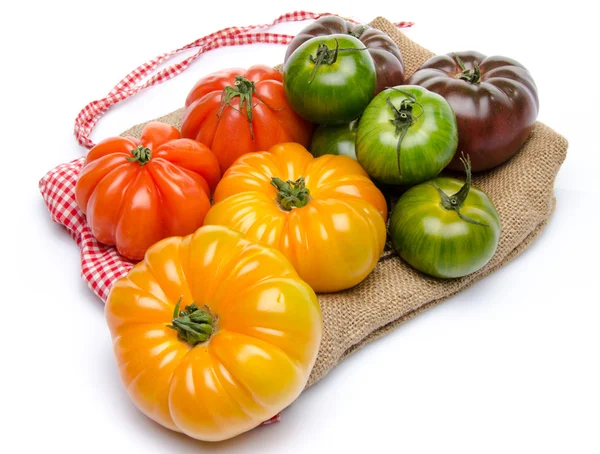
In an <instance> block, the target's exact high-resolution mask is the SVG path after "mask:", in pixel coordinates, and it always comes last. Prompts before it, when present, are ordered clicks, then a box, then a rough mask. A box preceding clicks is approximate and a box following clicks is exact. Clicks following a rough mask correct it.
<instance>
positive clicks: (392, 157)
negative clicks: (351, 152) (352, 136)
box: [356, 85, 458, 184]
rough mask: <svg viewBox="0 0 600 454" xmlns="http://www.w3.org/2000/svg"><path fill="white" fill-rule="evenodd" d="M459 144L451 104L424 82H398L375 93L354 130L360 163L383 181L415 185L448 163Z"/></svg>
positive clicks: (370, 173) (439, 170) (436, 172)
mask: <svg viewBox="0 0 600 454" xmlns="http://www.w3.org/2000/svg"><path fill="white" fill-rule="evenodd" d="M457 143H458V133H457V129H456V118H455V117H454V112H453V111H452V108H451V107H450V104H448V102H447V101H446V100H445V99H444V98H442V97H441V96H440V95H438V94H436V93H433V92H430V91H428V90H426V89H424V88H423V87H417V86H409V85H402V86H399V87H392V88H388V89H387V90H384V91H382V92H381V93H379V94H378V95H377V96H376V97H375V99H373V101H371V103H370V104H369V106H368V107H367V108H366V109H365V112H364V114H363V116H362V117H361V119H360V123H359V125H358V132H357V133H356V156H357V158H358V162H360V163H361V165H362V166H363V167H364V168H365V170H366V171H367V173H368V174H369V175H370V176H371V177H373V178H374V179H375V180H377V181H379V182H381V183H385V184H416V183H421V182H423V181H426V180H428V179H430V178H433V177H435V176H436V175H437V174H438V173H440V172H441V171H442V169H443V168H444V167H446V166H447V165H448V163H449V162H450V160H451V159H452V157H453V156H454V153H455V152H456V144H457Z"/></svg>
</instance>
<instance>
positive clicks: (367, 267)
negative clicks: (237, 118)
mask: <svg viewBox="0 0 600 454" xmlns="http://www.w3.org/2000/svg"><path fill="white" fill-rule="evenodd" d="M273 177H278V178H281V180H283V181H286V180H292V181H296V180H298V178H300V177H304V178H305V182H306V188H308V190H309V191H310V198H309V199H308V203H307V204H306V205H305V206H302V207H299V208H298V207H295V208H292V209H291V210H289V211H288V210H285V209H283V208H282V207H281V205H280V203H279V202H278V201H277V197H278V190H277V189H276V188H275V187H274V186H273V185H272V184H271V181H272V178H273ZM214 202H215V204H214V205H213V206H212V208H211V209H210V211H209V212H208V214H207V216H206V219H205V224H206V225H225V226H227V227H231V228H234V229H236V230H239V231H241V232H243V233H244V234H246V235H247V237H248V238H250V239H252V240H254V241H260V242H262V243H264V244H267V245H269V246H271V247H275V248H277V249H278V250H280V251H281V252H282V253H283V254H284V255H285V256H286V257H287V258H288V259H289V260H290V261H291V262H292V264H293V265H294V268H295V269H296V271H297V272H298V274H299V275H300V277H301V278H302V279H304V280H305V281H306V282H307V283H308V284H309V285H310V286H311V287H312V288H313V289H314V290H315V291H316V292H336V291H340V290H344V289H347V288H350V287H352V286H354V285H357V284H358V283H360V282H361V281H362V280H363V279H365V277H366V276H367V275H368V274H369V273H370V272H371V271H372V270H373V269H374V268H375V265H376V264H377V262H378V260H379V257H380V256H381V253H382V252H383V248H384V246H385V239H386V231H385V220H386V218H387V205H386V201H385V198H384V196H383V194H382V193H381V192H380V191H379V189H377V187H376V186H375V185H374V184H373V183H372V182H371V180H370V179H369V177H368V175H367V174H366V172H365V171H364V170H363V169H362V167H361V166H360V165H359V164H358V163H357V162H356V161H355V160H353V159H351V158H348V157H346V156H334V155H325V156H322V157H320V158H314V157H313V156H312V155H311V154H310V153H309V152H308V151H307V150H306V149H305V148H304V147H302V146H301V145H299V144H295V143H286V144H279V145H276V146H275V147H272V148H271V149H269V150H268V151H265V152H260V153H252V154H247V155H245V156H242V157H240V158H239V159H238V160H237V161H236V162H235V163H234V164H233V165H232V166H231V167H230V168H229V170H228V171H227V172H226V174H225V175H224V178H223V179H222V180H221V183H220V184H219V185H218V186H217V189H216V190H215V195H214ZM325 251H326V253H325Z"/></svg>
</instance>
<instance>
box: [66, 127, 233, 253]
mask: <svg viewBox="0 0 600 454" xmlns="http://www.w3.org/2000/svg"><path fill="white" fill-rule="evenodd" d="M220 177H221V174H220V171H219V163H218V162H217V159H216V158H215V156H214V155H213V154H212V153H211V151H210V150H209V149H208V148H207V147H206V146H204V145H202V144H201V143H198V142H196V141H194V140H190V139H182V138H181V136H180V134H179V131H178V130H177V129H175V128H174V127H173V126H170V125H167V124H164V123H159V122H151V123H148V125H146V127H145V128H144V130H143V131H142V136H141V138H140V139H139V140H138V139H135V138H133V137H111V138H108V139H106V140H103V141H102V142H100V143H99V144H98V145H96V146H95V147H94V148H92V149H91V150H90V152H89V153H88V155H87V157H86V160H85V164H84V166H83V169H82V170H81V173H80V175H79V178H78V180H77V185H76V186H75V197H76V199H77V204H78V205H79V208H81V210H82V211H83V213H84V214H85V215H86V216H87V223H88V225H89V226H90V229H91V230H92V234H93V235H94V236H95V237H96V239H97V240H98V241H100V242H101V243H104V244H109V245H115V246H116V247H117V250H118V251H119V253H120V254H121V255H123V256H124V257H127V258H128V259H132V260H139V259H141V258H142V257H144V253H145V252H146V249H148V248H149V247H150V246H151V245H152V244H154V243H156V242H157V241H159V240H161V239H163V238H166V237H168V236H173V235H177V236H182V235H188V234H190V233H193V232H194V231H195V230H196V229H198V228H199V227H200V226H201V225H202V222H203V221H204V216H205V215H206V212H207V211H208V209H209V208H210V194H211V192H212V190H213V189H214V188H215V186H216V185H217V183H218V182H219V179H220Z"/></svg>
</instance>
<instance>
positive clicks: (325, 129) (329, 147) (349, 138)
mask: <svg viewBox="0 0 600 454" xmlns="http://www.w3.org/2000/svg"><path fill="white" fill-rule="evenodd" d="M357 128H358V120H354V121H351V122H350V123H348V124H345V125H329V126H327V125H321V126H319V127H318V128H317V129H316V131H315V133H314V134H313V137H312V142H311V144H310V152H311V153H312V154H313V156H314V157H315V158H318V157H319V156H323V155H324V154H338V155H342V156H348V157H349V158H352V159H356V129H357Z"/></svg>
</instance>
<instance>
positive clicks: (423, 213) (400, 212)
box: [389, 178, 501, 278]
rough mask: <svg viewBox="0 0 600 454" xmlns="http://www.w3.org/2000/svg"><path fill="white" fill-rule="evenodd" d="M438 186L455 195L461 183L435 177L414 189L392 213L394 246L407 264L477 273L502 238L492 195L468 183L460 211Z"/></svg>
mask: <svg viewBox="0 0 600 454" xmlns="http://www.w3.org/2000/svg"><path fill="white" fill-rule="evenodd" d="M436 185H437V187H438V188H439V190H441V191H443V192H444V193H445V194H447V195H448V196H452V195H454V194H457V193H458V192H459V191H460V190H461V188H462V187H463V182H462V181H460V180H457V179H455V178H436V179H434V180H432V181H431V182H427V183H422V184H419V185H417V186H414V187H412V188H410V189H409V190H408V191H406V192H405V193H404V194H403V195H402V196H401V197H400V199H399V200H398V202H397V203H396V205H395V206H394V209H393V210H392V214H391V216H390V227H389V229H390V236H391V239H392V242H393V245H394V248H395V249H396V251H397V252H398V254H399V255H400V257H402V259H404V260H405V261H406V262H407V263H408V264H409V265H411V266H412V267H413V268H416V269H418V270H419V271H422V272H423V273H426V274H429V275H431V276H435V277H439V278H455V277H461V276H465V275H467V274H470V273H473V272H475V271H477V270H478V269H480V268H481V267H483V266H484V265H485V264H486V263H487V262H488V261H489V260H490V259H491V258H492V256H493V255H494V252H495V251H496V248H497V246H498V241H499V238H500V230H501V226H500V217H499V215H498V212H497V211H496V208H495V207H494V204H493V203H492V201H491V200H490V199H489V197H488V196H487V195H486V194H485V193H484V192H483V191H481V190H480V189H478V188H476V187H472V186H471V188H470V191H469V193H468V196H467V197H466V199H465V200H464V202H463V203H462V204H461V206H460V215H459V213H458V212H457V211H455V210H453V209H446V208H444V207H443V204H442V203H441V202H442V200H441V197H440V193H439V191H438V189H437V188H436Z"/></svg>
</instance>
